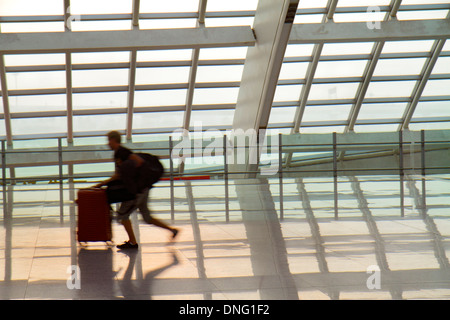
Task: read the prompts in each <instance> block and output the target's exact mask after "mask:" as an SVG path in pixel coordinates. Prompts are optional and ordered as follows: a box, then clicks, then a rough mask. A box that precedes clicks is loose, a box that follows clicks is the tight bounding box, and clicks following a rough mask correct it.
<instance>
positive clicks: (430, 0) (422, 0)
mask: <svg viewBox="0 0 450 320" xmlns="http://www.w3.org/2000/svg"><path fill="white" fill-rule="evenodd" d="M435 3H448V0H403V1H402V5H407V4H435Z"/></svg>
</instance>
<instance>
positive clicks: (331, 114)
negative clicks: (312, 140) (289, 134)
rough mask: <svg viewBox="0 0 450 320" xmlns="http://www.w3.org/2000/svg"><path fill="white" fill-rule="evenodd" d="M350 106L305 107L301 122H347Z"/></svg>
mask: <svg viewBox="0 0 450 320" xmlns="http://www.w3.org/2000/svg"><path fill="white" fill-rule="evenodd" d="M351 108H352V105H350V104H345V105H332V106H306V108H305V113H304V114H303V119H302V121H304V122H312V121H333V120H347V119H348V115H349V113H350V109H351ZM325 115H326V116H325Z"/></svg>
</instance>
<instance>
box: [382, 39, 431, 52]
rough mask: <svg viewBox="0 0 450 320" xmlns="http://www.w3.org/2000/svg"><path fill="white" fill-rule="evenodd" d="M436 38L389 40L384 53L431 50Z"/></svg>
mask: <svg viewBox="0 0 450 320" xmlns="http://www.w3.org/2000/svg"><path fill="white" fill-rule="evenodd" d="M433 43H434V40H412V41H387V42H386V43H385V44H384V47H383V53H398V52H429V51H430V50H431V47H432V46H433Z"/></svg>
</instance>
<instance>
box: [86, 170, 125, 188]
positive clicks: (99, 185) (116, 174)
mask: <svg viewBox="0 0 450 320" xmlns="http://www.w3.org/2000/svg"><path fill="white" fill-rule="evenodd" d="M119 178H120V176H119V174H118V173H115V174H114V175H113V176H112V177H111V178H109V179H107V180H105V181H102V182H100V183H97V184H96V185H94V186H92V188H101V187H103V186H106V185H107V184H108V183H110V182H111V181H114V180H118V179H119Z"/></svg>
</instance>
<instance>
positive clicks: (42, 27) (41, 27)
mask: <svg viewBox="0 0 450 320" xmlns="http://www.w3.org/2000/svg"><path fill="white" fill-rule="evenodd" d="M1 32H2V33H20V32H27V33H28V32H64V22H18V23H16V22H10V23H2V24H1Z"/></svg>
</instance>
